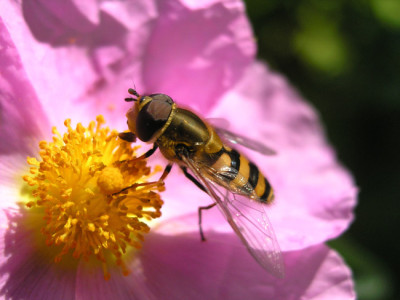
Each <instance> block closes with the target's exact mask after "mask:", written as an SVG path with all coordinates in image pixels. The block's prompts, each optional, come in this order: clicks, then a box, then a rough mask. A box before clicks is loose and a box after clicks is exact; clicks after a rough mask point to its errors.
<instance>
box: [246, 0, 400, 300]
mask: <svg viewBox="0 0 400 300" xmlns="http://www.w3.org/2000/svg"><path fill="white" fill-rule="evenodd" d="M246 5H247V11H248V14H249V17H250V20H251V22H252V24H253V28H254V32H255V36H256V37H257V41H258V47H259V53H258V56H259V58H260V59H263V60H265V61H267V62H268V64H269V65H270V66H271V67H272V68H273V69H275V70H277V71H278V72H280V73H283V74H285V76H287V78H288V79H289V80H290V81H291V82H292V84H293V85H294V86H296V87H297V88H298V89H299V90H300V91H301V93H302V94H303V96H304V97H305V98H306V99H308V100H309V101H310V102H311V103H312V104H313V105H314V106H315V107H316V108H317V109H318V111H319V112H320V115H321V119H322V121H323V122H324V124H325V126H326V131H327V136H328V139H329V140H330V142H331V143H332V144H333V145H334V146H335V147H336V150H337V153H338V158H339V160H340V161H341V162H342V163H343V164H344V165H345V166H346V167H348V168H349V169H350V170H351V171H352V173H353V174H354V177H355V179H356V182H357V185H358V186H359V188H360V195H359V205H358V207H357V209H356V221H355V222H354V224H353V225H352V227H351V228H350V230H349V231H348V232H347V233H346V237H345V238H341V239H339V240H338V241H335V242H333V243H332V245H333V246H334V247H335V248H336V249H338V251H339V252H340V253H341V254H342V255H343V256H344V258H345V259H346V261H347V262H348V263H349V264H350V266H351V267H352V269H353V272H354V277H355V280H356V288H357V292H358V296H359V299H361V300H363V299H366V300H371V299H400V287H399V285H397V284H396V283H397V282H400V281H399V278H398V277H397V278H396V277H395V276H399V271H398V270H400V266H399V264H398V262H399V261H400V260H399V258H398V253H400V243H399V242H398V237H400V209H399V201H400V182H399V177H400V176H399V175H400V174H399V173H400V172H399V171H400V155H399V154H400V131H399V129H400V126H399V122H400V0H347V1H344V0H335V1H332V0H297V1H278V0H269V1H265V0H247V1H246Z"/></svg>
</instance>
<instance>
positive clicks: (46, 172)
mask: <svg viewBox="0 0 400 300" xmlns="http://www.w3.org/2000/svg"><path fill="white" fill-rule="evenodd" d="M104 123H105V121H104V118H103V117H102V116H98V117H97V119H96V122H91V123H90V124H89V126H88V127H84V126H83V125H82V124H80V123H78V125H77V126H76V128H75V129H74V128H73V127H72V126H71V120H70V119H67V120H66V121H65V122H64V125H65V126H66V129H67V130H66V133H65V134H63V135H61V134H60V133H59V132H58V130H57V129H56V128H53V134H54V136H53V140H52V142H46V141H42V142H40V143H39V147H40V152H39V154H40V159H36V158H31V157H28V159H27V162H28V164H29V165H30V166H31V168H30V172H29V175H25V176H24V177H23V179H24V180H25V181H26V182H27V183H28V184H29V185H30V186H32V187H33V194H32V195H33V198H32V200H31V201H29V202H28V203H26V205H27V207H28V208H36V209H39V211H40V212H41V213H42V214H43V220H45V222H44V223H42V224H43V227H42V228H40V229H39V230H40V231H41V233H42V234H43V235H44V237H45V243H46V245H47V246H48V247H55V248H57V249H58V250H57V251H56V255H55V257H54V261H55V262H60V261H61V260H62V259H63V258H64V257H65V256H66V255H67V254H69V255H72V257H73V258H75V259H84V260H89V258H91V257H95V258H97V259H96V260H95V261H99V262H100V263H101V265H102V269H103V272H104V277H105V279H109V277H110V273H109V271H108V270H109V268H110V263H111V264H115V265H116V266H118V267H119V268H120V269H121V270H122V273H123V274H124V275H127V274H129V272H130V270H129V269H128V268H127V266H126V264H125V261H126V258H127V256H128V255H132V253H133V252H134V250H135V249H140V248H141V246H142V242H143V238H144V235H145V234H146V233H148V232H149V230H150V227H149V223H150V222H151V221H152V220H153V219H156V218H159V217H160V216H161V206H162V204H163V201H162V200H161V197H160V195H159V192H162V191H163V190H164V189H165V188H164V184H163V182H161V181H153V182H151V181H149V180H150V177H151V176H152V175H154V172H155V171H159V168H158V167H157V168H156V169H155V171H153V172H152V171H151V169H150V167H149V166H148V165H147V161H146V160H145V159H138V158H137V157H136V150H137V149H138V148H139V147H138V146H136V147H133V146H132V144H131V143H128V142H125V141H123V140H121V139H119V138H118V132H117V131H112V130H110V129H109V128H108V127H104V126H103V125H104ZM110 257H111V259H110ZM110 261H111V262H110Z"/></svg>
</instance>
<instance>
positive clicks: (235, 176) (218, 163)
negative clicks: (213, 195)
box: [211, 147, 274, 203]
mask: <svg viewBox="0 0 400 300" xmlns="http://www.w3.org/2000/svg"><path fill="white" fill-rule="evenodd" d="M211 167H212V169H214V170H216V172H217V174H218V177H219V178H218V179H219V180H217V181H220V182H219V183H220V184H221V185H223V186H225V187H227V188H229V189H230V190H232V191H233V192H235V193H239V194H242V195H246V196H248V197H250V198H252V197H254V193H255V194H256V195H257V197H258V199H259V200H261V201H262V202H265V203H271V202H272V201H273V198H274V193H273V189H272V187H271V185H270V184H269V182H268V180H267V179H266V178H265V177H264V175H263V174H262V173H261V172H260V171H259V170H258V167H257V166H256V165H255V164H253V163H252V162H250V161H249V160H248V159H247V158H246V157H245V156H244V155H242V154H240V153H239V152H237V151H236V150H235V149H229V148H227V147H222V148H221V150H220V151H219V152H218V153H216V154H215V157H214V161H213V162H212V164H211ZM227 167H228V168H227ZM214 179H215V178H214ZM221 181H222V182H221Z"/></svg>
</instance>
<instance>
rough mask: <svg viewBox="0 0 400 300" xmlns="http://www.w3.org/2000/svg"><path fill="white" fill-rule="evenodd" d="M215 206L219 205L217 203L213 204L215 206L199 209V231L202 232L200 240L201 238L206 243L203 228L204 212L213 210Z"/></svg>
mask: <svg viewBox="0 0 400 300" xmlns="http://www.w3.org/2000/svg"><path fill="white" fill-rule="evenodd" d="M215 205H217V203H213V204H210V205H207V206H200V207H199V210H198V212H199V231H200V238H201V240H202V241H203V242H205V241H206V237H205V236H204V232H203V226H202V225H201V220H202V212H203V210H206V209H210V208H213V207H214V206H215Z"/></svg>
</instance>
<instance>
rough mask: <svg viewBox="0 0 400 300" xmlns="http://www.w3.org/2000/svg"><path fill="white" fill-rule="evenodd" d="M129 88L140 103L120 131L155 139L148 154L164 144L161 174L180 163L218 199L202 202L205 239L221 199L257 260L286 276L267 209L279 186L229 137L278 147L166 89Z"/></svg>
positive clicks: (259, 148)
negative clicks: (214, 122) (210, 213)
mask: <svg viewBox="0 0 400 300" xmlns="http://www.w3.org/2000/svg"><path fill="white" fill-rule="evenodd" d="M128 92H129V93H130V94H131V95H132V96H135V97H136V98H133V97H130V98H126V99H125V101H128V102H130V101H134V102H135V105H133V107H132V108H131V109H130V110H129V111H128V112H127V114H126V116H127V119H128V121H127V123H128V127H129V130H130V132H129V133H121V134H120V137H121V138H122V139H124V140H128V141H133V140H135V139H136V137H138V138H139V139H140V140H141V141H143V142H146V143H153V148H151V149H150V150H149V151H147V152H146V153H144V154H143V155H142V156H140V157H142V158H143V157H149V156H151V155H152V154H153V153H154V152H155V151H156V150H157V148H159V149H160V151H161V153H162V154H163V156H164V157H165V158H166V159H167V160H169V162H170V163H169V164H168V165H167V167H166V168H165V170H164V173H163V175H162V176H161V178H160V180H164V179H165V178H166V176H167V175H168V173H169V172H170V170H171V168H172V165H173V164H178V165H179V166H180V168H181V169H182V170H183V173H184V174H185V176H186V177H187V178H188V179H189V180H191V181H192V182H193V183H194V184H195V185H196V186H197V187H198V188H200V189H201V190H203V191H204V192H206V193H207V194H208V195H209V196H210V197H211V198H212V199H213V200H214V203H213V204H211V205H208V206H204V207H199V224H200V235H201V238H202V240H205V237H204V234H203V230H202V227H201V215H202V211H203V210H205V209H209V208H211V207H213V206H215V205H217V206H218V207H219V209H220V210H221V212H222V214H223V215H224V216H225V218H226V219H227V221H228V222H229V224H230V225H231V227H232V228H233V230H234V231H235V233H236V234H237V235H238V237H239V238H240V240H241V241H242V242H243V244H244V245H245V246H246V247H247V249H248V251H249V252H250V254H251V255H252V256H253V257H254V258H255V260H256V261H257V262H258V263H259V264H260V265H261V266H262V267H263V268H264V269H266V270H267V271H269V272H270V273H271V274H273V275H274V276H276V277H280V278H282V277H283V276H284V264H283V258H282V254H281V251H280V248H279V245H278V242H277V240H276V237H275V233H274V231H273V229H272V226H271V224H270V222H269V220H268V217H267V214H266V212H265V207H266V206H267V205H268V204H270V203H271V202H272V201H273V197H274V193H273V189H272V187H271V185H270V184H269V182H268V180H267V179H266V178H265V177H264V176H263V174H262V173H261V172H260V171H259V170H258V168H257V166H256V165H255V164H253V163H252V162H250V161H249V160H248V159H247V158H246V157H245V156H244V155H242V154H240V153H239V152H238V151H236V150H235V149H233V148H231V147H230V146H229V145H228V143H227V142H226V140H227V141H228V142H231V143H234V144H235V143H236V144H241V145H244V146H247V147H248V148H251V149H253V150H255V151H258V152H261V153H264V154H273V153H274V152H273V151H272V150H271V149H269V148H268V147H266V146H264V145H263V144H261V143H259V142H257V141H254V140H251V139H248V138H246V137H244V136H239V135H236V134H234V133H232V132H230V131H228V130H226V129H222V128H219V127H216V126H211V125H210V124H209V123H208V122H207V121H205V120H202V119H201V118H200V117H198V116H197V115H196V114H194V113H193V112H191V111H189V110H186V109H183V108H180V107H178V106H177V105H176V103H175V102H174V101H173V100H172V99H171V97H169V96H167V95H165V94H151V95H143V96H141V95H139V94H138V93H137V91H136V90H134V89H129V90H128ZM189 171H190V172H189Z"/></svg>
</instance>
